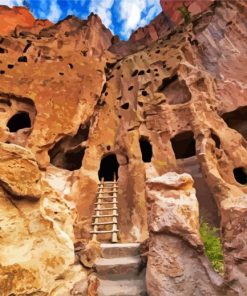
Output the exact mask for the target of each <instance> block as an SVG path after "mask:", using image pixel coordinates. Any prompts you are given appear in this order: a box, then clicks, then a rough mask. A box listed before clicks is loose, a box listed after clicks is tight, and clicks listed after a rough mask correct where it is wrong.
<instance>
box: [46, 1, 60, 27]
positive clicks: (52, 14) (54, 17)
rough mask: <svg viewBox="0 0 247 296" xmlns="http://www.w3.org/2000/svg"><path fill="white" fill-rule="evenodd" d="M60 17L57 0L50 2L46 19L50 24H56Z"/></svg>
mask: <svg viewBox="0 0 247 296" xmlns="http://www.w3.org/2000/svg"><path fill="white" fill-rule="evenodd" d="M61 15H62V10H61V8H60V6H59V5H58V3H57V0H52V2H51V6H50V11H49V13H48V15H47V19H48V20H50V21H52V22H57V21H58V20H59V18H60V17H61Z"/></svg>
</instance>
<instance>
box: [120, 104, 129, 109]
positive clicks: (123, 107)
mask: <svg viewBox="0 0 247 296" xmlns="http://www.w3.org/2000/svg"><path fill="white" fill-rule="evenodd" d="M121 108H122V109H124V110H127V109H129V103H125V104H123V105H122V106H121Z"/></svg>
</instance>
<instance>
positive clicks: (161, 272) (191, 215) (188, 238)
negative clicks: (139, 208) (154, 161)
mask: <svg viewBox="0 0 247 296" xmlns="http://www.w3.org/2000/svg"><path fill="white" fill-rule="evenodd" d="M192 186H193V179H192V178H191V176H190V175H188V174H181V175H179V174H177V173H167V174H165V175H162V176H160V177H156V178H153V179H150V180H148V181H147V203H148V214H149V215H148V221H149V223H148V224H149V231H150V245H149V256H148V265H147V274H146V280H147V291H148V295H150V296H154V295H162V296H163V295H164V296H166V295H169V296H170V295H178V296H180V295H181V296H182V295H185V294H187V295H227V294H226V293H225V291H223V290H222V291H221V292H220V291H217V284H218V286H219V284H220V281H219V278H218V277H217V275H216V274H214V273H213V271H212V270H210V269H209V268H208V266H207V265H206V264H205V263H206V262H205V258H203V255H202V247H203V244H202V241H201V239H200V234H199V207H198V201H197V198H196V196H195V189H194V188H193V187H192ZM212 282H214V285H213V284H212ZM218 290H219V289H218ZM229 295H230V294H229Z"/></svg>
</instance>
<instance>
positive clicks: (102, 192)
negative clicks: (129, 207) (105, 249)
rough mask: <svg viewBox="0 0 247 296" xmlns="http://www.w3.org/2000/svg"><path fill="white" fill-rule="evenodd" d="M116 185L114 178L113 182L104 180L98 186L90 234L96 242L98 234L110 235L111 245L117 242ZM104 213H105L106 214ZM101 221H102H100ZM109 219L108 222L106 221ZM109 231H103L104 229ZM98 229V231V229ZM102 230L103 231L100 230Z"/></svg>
mask: <svg viewBox="0 0 247 296" xmlns="http://www.w3.org/2000/svg"><path fill="white" fill-rule="evenodd" d="M117 192H118V185H117V181H116V178H115V177H114V181H112V182H105V181H104V179H102V180H101V182H100V184H98V192H97V197H96V203H95V205H96V207H95V215H93V222H92V228H93V231H91V234H93V238H92V239H93V240H97V235H100V234H107V233H110V234H111V241H112V243H117V242H118V235H117V234H118V232H119V230H118V228H117V223H118V221H117V217H118V206H117V205H118V202H117ZM104 212H107V213H106V214H105V213H104ZM102 219H103V221H102ZM108 219H111V220H110V221H106V220H108ZM109 226H112V227H111V229H110V230H109V229H107V230H105V229H104V228H109ZM99 228H100V229H99ZM102 228H103V229H102Z"/></svg>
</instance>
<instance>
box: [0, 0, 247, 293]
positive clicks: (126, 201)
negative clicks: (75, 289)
mask: <svg viewBox="0 0 247 296" xmlns="http://www.w3.org/2000/svg"><path fill="white" fill-rule="evenodd" d="M163 2H164V1H162V3H163ZM175 2H176V3H171V1H168V2H165V4H164V5H165V6H166V7H168V8H167V9H165V12H163V13H161V14H160V15H159V16H157V17H156V18H155V19H154V20H153V21H152V22H151V23H150V25H148V26H146V27H145V28H143V29H138V30H137V32H136V33H135V32H134V33H133V34H132V36H131V38H130V40H129V41H127V42H123V41H119V40H118V38H116V37H113V36H112V34H111V32H110V31H109V30H107V28H105V27H104V26H103V25H102V23H101V21H100V19H99V18H98V17H97V16H96V15H91V16H90V17H89V18H88V20H84V21H82V20H80V19H78V18H76V17H71V16H70V17H67V18H66V19H65V20H63V21H61V22H59V23H58V24H55V25H54V26H50V25H51V24H50V23H49V22H45V21H44V22H41V23H40V24H38V23H39V21H36V22H37V27H35V23H34V22H35V20H34V18H33V17H32V16H30V13H29V12H28V11H27V10H26V9H25V8H18V9H16V8H14V9H13V10H11V9H9V8H6V7H4V8H2V7H1V9H0V14H1V18H0V19H1V20H0V27H1V28H0V34H1V35H2V36H4V37H1V38H0V42H1V44H0V60H1V62H0V85H1V92H0V141H1V142H5V143H6V144H5V146H4V148H2V147H3V146H1V151H2V150H3V152H2V156H0V159H2V158H1V157H7V158H10V159H8V160H7V162H6V163H7V165H5V163H4V164H3V162H1V163H0V165H1V173H0V175H1V176H0V180H1V183H0V184H1V187H2V190H3V191H2V192H3V193H2V194H3V197H4V200H6V201H7V200H10V201H11V202H12V201H13V203H14V204H18V208H19V207H20V205H19V204H21V205H23V209H22V208H21V209H22V211H23V212H24V213H26V211H28V213H29V212H31V210H30V205H32V206H33V207H34V208H35V205H37V204H42V202H43V201H44V200H45V199H44V194H46V192H45V191H44V186H45V188H50V187H48V185H47V183H46V182H45V181H47V182H48V183H49V185H50V186H51V187H52V188H53V190H55V191H56V192H57V194H58V195H57V197H56V200H57V199H59V202H61V201H62V202H63V198H65V199H66V200H67V201H68V203H67V202H66V203H67V204H68V205H69V207H71V208H75V209H76V211H77V217H76V221H75V222H74V220H73V219H72V220H71V222H69V224H71V225H70V227H71V228H72V224H74V231H75V235H76V238H77V239H78V240H80V241H81V240H82V239H85V240H90V239H91V234H90V230H91V223H92V215H93V211H94V207H95V204H94V203H95V195H96V192H97V188H98V186H97V183H98V182H99V175H98V172H99V169H100V168H101V164H102V158H104V157H106V156H107V155H109V154H115V155H116V158H117V161H118V164H119V169H118V176H119V178H118V185H119V189H118V205H119V217H118V221H119V223H118V224H119V225H118V227H119V241H120V242H142V241H144V240H145V239H147V237H148V226H147V220H148V215H147V210H146V198H145V180H146V179H147V178H153V177H158V176H161V175H163V174H164V173H167V172H171V171H174V172H176V173H184V172H186V173H190V174H191V175H192V177H193V179H194V180H195V188H196V190H197V197H198V201H199V209H200V211H199V213H198V209H196V202H194V203H192V205H191V203H190V202H191V200H189V199H188V198H187V196H183V195H182V196H183V198H182V200H183V201H184V204H182V203H181V206H182V205H183V206H182V209H183V215H181V216H180V212H179V209H180V207H179V204H178V203H176V201H178V200H179V198H180V195H179V194H177V192H178V191H180V190H182V189H183V190H184V189H185V190H187V189H186V186H187V185H186V186H185V188H182V187H180V185H179V186H178V188H176V184H175V187H174V185H172V184H169V183H168V184H167V185H166V186H165V188H166V189H164V188H163V185H162V186H161V187H162V188H163V189H161V191H162V190H163V191H162V192H167V190H169V192H170V195H171V196H170V202H171V201H172V204H171V205H172V207H171V211H170V214H171V215H170V216H169V215H168V213H167V212H166V209H165V208H162V207H161V208H160V209H159V210H158V208H157V209H156V211H157V212H156V214H158V213H160V214H162V215H164V217H163V216H162V218H160V221H159V219H154V223H153V224H151V225H152V227H153V230H155V231H156V230H157V231H159V230H161V231H165V232H167V231H168V229H171V230H172V231H173V232H172V233H170V232H169V233H166V235H167V237H168V236H169V238H167V241H169V244H170V245H171V246H174V245H175V244H176V243H177V244H178V246H179V250H181V249H182V250H183V248H185V253H186V254H192V256H193V260H195V259H194V257H196V258H198V259H202V257H200V255H198V253H197V252H196V251H195V250H194V249H193V248H196V249H197V250H198V249H199V250H201V248H202V244H201V242H200V240H199V238H198V231H196V230H195V229H197V226H196V227H195V225H197V224H198V219H197V218H196V219H194V218H191V221H190V222H191V223H188V221H187V218H188V217H190V216H189V215H190V213H189V214H188V212H189V211H188V210H186V207H187V208H188V207H189V206H192V210H193V211H192V213H193V217H198V214H199V216H200V217H201V218H205V219H206V221H207V222H209V223H211V224H213V225H214V226H216V227H220V229H221V235H222V241H223V244H224V257H225V259H224V261H225V275H224V280H225V285H228V286H231V287H233V288H234V290H235V291H237V292H238V293H239V295H245V294H246V286H247V284H246V283H247V279H246V274H247V267H246V260H247V259H246V244H245V243H244V241H245V237H246V219H245V216H246V208H247V206H246V194H247V188H246V176H247V173H246V170H247V154H246V153H247V152H246V151H247V150H246V148H247V144H246V137H247V136H246V135H247V134H246V119H245V118H246V87H245V84H246V74H245V71H243V65H245V64H246V39H247V38H246V36H247V33H246V25H245V24H246V14H247V13H246V11H247V4H246V1H245V0H239V1H215V3H214V4H213V5H210V3H211V2H212V1H202V2H203V3H202V2H201V1H192V0H191V1H187V2H186V3H187V4H188V3H189V7H188V8H189V11H190V12H191V14H192V18H191V22H189V24H188V25H182V26H177V25H176V24H177V23H179V22H180V21H181V20H182V19H181V13H180V15H179V16H180V20H179V19H178V21H176V20H175V18H176V16H178V13H179V12H178V11H177V10H176V8H178V7H177V5H181V1H175ZM186 3H185V4H186ZM209 5H210V6H209ZM169 7H170V8H171V10H169ZM205 9H206V10H205ZM5 13H6V15H5V17H4V16H3V14H5ZM197 13H200V14H199V15H197ZM20 14H21V15H22V17H24V18H22V21H23V20H24V21H23V22H22V21H21V22H20V18H19V15H20ZM169 15H170V20H169V18H168V16H169ZM13 17H14V18H15V19H16V22H9V24H10V25H11V26H9V25H8V26H6V19H8V18H10V19H13ZM171 20H173V22H171ZM17 24H18V25H20V26H16V25H17ZM39 26H40V27H41V28H42V30H41V31H40V29H39ZM5 29H6V30H5ZM1 30H5V31H4V32H3V31H1ZM20 113H21V114H22V115H23V116H24V118H26V119H27V121H28V122H27V123H28V124H27V126H19V125H20V121H17V122H16V124H17V130H16V129H15V128H11V125H10V123H9V122H10V120H11V119H13V117H14V118H15V119H16V117H15V115H18V114H20ZM24 114H25V115H24ZM27 115H28V116H27ZM27 117H28V118H27ZM141 139H142V140H143V139H144V141H142V144H143V143H144V142H145V145H144V146H145V147H146V148H145V147H144V148H143V147H142V145H141V143H140V140H141ZM8 143H13V144H17V145H20V146H22V147H24V148H23V149H22V148H20V147H18V148H16V146H12V145H7V144H8ZM148 144H149V145H148ZM150 146H151V149H150ZM12 147H15V148H12ZM13 149H14V151H15V152H14V151H13ZM25 149H31V151H32V153H33V154H30V153H29V152H26V150H25ZM146 149H147V150H146ZM150 150H151V152H150ZM17 151H18V153H17V154H18V155H21V157H20V158H18V157H16V154H15V153H16V152H17ZM147 151H148V152H147ZM26 153H27V154H26ZM35 159H36V161H37V162H36V161H35ZM17 167H18V169H17ZM110 167H111V165H110ZM25 168H27V169H25ZM38 168H41V169H42V173H40V172H39V169H38ZM29 170H30V171H31V172H32V174H30V175H28V173H29ZM40 174H41V175H42V178H41V177H40ZM36 181H37V182H36ZM181 184H183V182H181ZM171 185H172V186H171ZM191 185H192V184H190V182H188V186H191ZM156 186H159V188H160V185H158V183H157V184H156ZM47 190H48V189H47ZM50 190H51V189H49V190H48V191H49V192H50ZM191 190H192V189H191ZM51 191H52V190H51ZM52 192H53V191H52ZM53 194H54V192H53V193H52V196H53ZM155 195H156V193H155ZM6 196H7V197H6ZM49 196H50V195H49ZM58 196H59V198H58ZM157 196H159V197H161V196H162V194H161V193H160V194H157ZM60 199H61V200H60ZM161 200H162V199H161ZM168 200H169V199H168ZM189 201H190V202H189ZM162 203H163V201H162ZM4 204H5V202H4V203H3V205H4ZM55 204H56V202H55ZM9 206H10V204H8V206H6V207H7V209H8V207H9ZM37 207H38V206H37ZM25 208H27V209H26V210H25ZM41 208H42V207H41ZM13 209H14V207H13ZM13 209H12V210H13ZM35 209H36V208H35ZM12 210H11V211H12ZM6 212H7V214H6V213H5V211H3V217H5V216H6V217H8V210H6ZM18 213H19V212H18ZM34 213H37V211H36V210H33V213H31V214H34ZM187 214H188V216H187ZM14 215H15V216H18V215H19V214H17V213H15V214H14ZM37 215H38V214H37ZM167 215H168V216H167ZM174 216H175V217H174ZM18 217H19V216H18ZM31 217H32V216H31ZM165 217H166V218H167V219H165V220H164V218H165ZM168 218H169V219H168ZM13 219H14V218H13ZM15 219H16V218H15ZM23 219H24V218H23ZM54 219H55V218H54ZM18 221H19V220H18ZM28 221H29V220H28ZM34 221H36V220H35V219H34ZM42 221H43V220H42ZM149 221H150V219H149ZM151 222H152V221H151ZM151 222H150V223H151ZM23 223H24V222H23ZM25 223H29V222H25ZM37 224H39V223H37ZM35 227H36V222H35ZM23 231H24V230H23ZM49 231H51V229H50V228H49ZM44 232H46V228H45V230H44ZM181 232H182V233H181ZM155 235H156V236H157V244H159V241H158V240H159V239H160V240H161V242H163V238H162V237H163V236H162V234H160V232H158V233H157V234H155ZM177 236H179V237H177ZM17 237H18V235H17ZM109 239H110V238H109ZM183 240H187V241H188V242H189V244H190V246H191V247H190V248H189V247H188V246H187V244H186V243H184V242H183ZM27 241H28V240H27ZM184 244H186V246H184ZM8 245H11V244H10V243H8ZM13 245H15V244H13ZM24 245H25V244H24ZM164 248H165V250H167V252H168V253H169V252H170V251H171V250H170V247H169V245H166V247H164ZM162 250H163V249H162ZM61 253H63V252H61ZM64 253H66V252H64ZM155 254H156V252H155V251H154V253H153V258H154V257H155V256H156V255H155ZM158 255H160V254H158V252H157V256H158ZM4 256H6V254H4ZM188 256H189V255H188ZM188 256H187V255H186V256H185V258H187V257H188ZM19 257H21V256H19ZM157 258H159V257H157ZM179 258H180V257H178V259H179ZM175 259H176V260H175ZM175 259H174V262H175V263H174V266H175V268H174V270H172V274H173V273H174V274H176V273H178V274H179V273H180V272H182V270H183V268H180V267H181V266H182V267H183V266H185V265H186V266H187V265H190V264H191V265H192V266H194V264H195V265H196V268H195V270H201V265H200V264H199V263H198V262H199V261H196V263H195V261H193V260H191V261H187V259H186V262H185V261H184V262H182V263H181V262H180V261H179V260H178V259H177V258H175ZM15 260H16V264H19V263H18V262H19V258H17V259H15ZM72 261H73V260H72ZM13 264H14V261H13ZM37 265H39V264H37ZM4 268H6V267H5V266H4ZM11 268H12V269H15V268H17V267H16V266H14V267H13V266H12V265H11ZM23 268H24V267H23ZM59 270H60V269H59ZM23 272H25V273H27V274H30V278H33V279H34V280H32V282H33V286H39V284H38V280H36V278H38V276H36V274H35V272H36V271H34V272H32V271H30V268H27V269H25V270H24V271H23ZM30 272H31V273H30ZM59 272H60V271H59ZM200 272H201V271H200ZM34 274H35V275H34ZM39 274H41V273H40V271H37V275H39ZM202 274H203V276H202V278H204V273H202ZM193 276H194V275H193ZM45 277H46V275H45ZM27 278H28V276H27ZM54 278H55V277H51V279H50V281H53V280H54ZM36 283H37V284H36ZM205 283H208V282H207V281H206V280H205ZM23 285H24V284H23ZM25 285H26V284H25ZM25 285H24V286H25ZM192 286H193V285H192ZM209 286H210V287H211V284H210V283H209ZM193 287H195V286H193ZM202 287H203V285H202ZM210 289H211V288H210ZM188 291H191V290H190V288H188ZM45 293H46V292H45ZM186 293H187V292H186V291H185V294H186ZM198 293H199V294H200V293H204V292H203V291H202V290H200V292H198ZM187 294H188V293H187Z"/></svg>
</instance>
